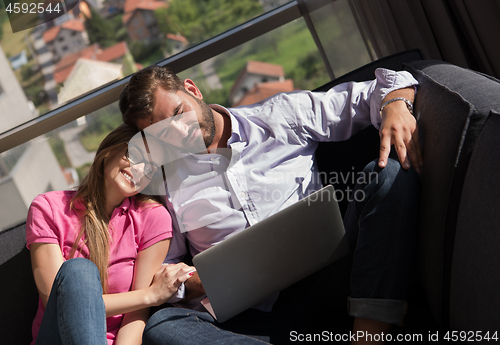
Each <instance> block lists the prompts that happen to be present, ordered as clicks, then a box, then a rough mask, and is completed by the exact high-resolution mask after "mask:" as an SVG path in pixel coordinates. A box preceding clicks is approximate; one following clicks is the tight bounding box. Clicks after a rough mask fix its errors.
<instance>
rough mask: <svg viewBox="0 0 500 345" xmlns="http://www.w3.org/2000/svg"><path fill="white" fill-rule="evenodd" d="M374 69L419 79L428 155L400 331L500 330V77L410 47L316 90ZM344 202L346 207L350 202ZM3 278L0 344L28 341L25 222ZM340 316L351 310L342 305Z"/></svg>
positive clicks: (321, 161)
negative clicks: (406, 308)
mask: <svg viewBox="0 0 500 345" xmlns="http://www.w3.org/2000/svg"><path fill="white" fill-rule="evenodd" d="M377 67H387V68H391V69H396V70H401V69H406V70H408V71H410V72H411V73H412V74H413V75H414V76H415V77H416V79H417V80H418V81H419V83H420V86H419V90H418V93H417V98H416V100H415V116H416V117H417V119H418V123H419V131H420V136H421V138H420V142H421V145H422V152H423V155H424V160H425V163H424V169H423V172H422V176H421V177H422V192H421V200H420V201H421V203H420V204H421V208H420V217H419V222H420V223H419V242H418V256H417V263H416V270H415V277H414V281H413V283H412V293H411V296H410V306H409V311H408V317H407V321H406V325H405V327H402V328H401V329H396V330H395V332H402V333H421V334H424V340H425V339H426V337H427V331H435V330H442V331H443V332H440V335H441V336H444V334H445V332H446V330H457V331H482V332H483V334H484V333H485V332H487V331H489V332H490V333H492V332H494V331H499V330H500V316H499V314H498V310H500V294H499V293H498V290H499V288H500V273H499V270H498V267H499V264H500V255H498V254H497V251H498V248H500V214H497V213H496V212H497V210H498V209H499V208H498V206H499V203H500V201H499V200H500V180H499V179H497V178H496V175H497V174H496V171H497V169H499V168H500V134H499V133H500V82H499V81H498V80H496V79H494V78H491V77H489V76H486V75H482V74H479V73H476V72H473V71H470V70H466V69H463V68H460V67H457V66H454V65H450V64H447V63H444V62H441V61H428V60H422V55H421V53H420V52H419V51H408V52H404V53H400V54H397V55H394V56H391V57H387V58H384V59H381V60H378V61H376V62H374V63H371V64H369V65H367V66H364V67H363V68H361V69H359V70H356V71H353V72H351V73H349V74H347V75H345V76H343V77H340V78H338V79H336V80H334V81H332V82H330V83H328V84H326V85H324V86H323V87H321V88H319V89H318V90H325V89H328V88H330V87H332V86H333V85H335V84H337V83H340V82H344V81H348V80H356V81H361V80H368V79H372V78H373V71H374V70H375V68H377ZM378 143H379V138H378V132H377V131H376V130H375V129H374V128H367V129H365V130H363V131H362V132H360V133H358V134H357V135H355V136H354V137H353V138H351V139H350V140H348V141H346V142H340V143H321V144H320V146H319V148H318V150H317V153H316V154H317V162H318V166H319V168H320V170H322V171H324V172H327V173H328V172H331V171H336V172H341V171H344V172H352V171H353V170H352V169H353V167H354V171H360V170H361V169H362V168H363V167H364V165H365V164H366V163H367V162H369V161H371V160H372V159H374V158H376V157H377V156H378ZM332 155H334V157H335V159H330V157H332ZM335 187H336V188H338V189H345V188H348V187H350V188H352V187H353V186H349V185H335ZM340 206H341V210H342V211H344V210H345V207H346V204H345V203H341V205H340ZM0 277H1V284H0V296H2V298H1V299H0V327H1V330H0V337H1V338H0V343H1V344H3V345H10V344H29V343H30V341H31V321H32V320H33V317H34V315H35V312H36V307H37V301H38V295H37V291H36V287H35V284H34V280H33V278H32V274H31V266H30V259H29V251H28V250H27V249H26V248H25V224H20V225H19V226H16V227H13V228H11V229H7V230H4V231H2V232H1V233H0ZM339 291H340V290H339ZM341 293H343V292H341ZM338 297H339V299H342V300H343V298H344V296H338ZM344 301H345V300H344ZM338 314H339V315H346V313H345V309H343V310H341V311H339V313H338ZM340 317H342V316H340ZM344 318H346V319H347V317H346V316H344ZM329 330H330V331H334V329H331V327H330V329H329Z"/></svg>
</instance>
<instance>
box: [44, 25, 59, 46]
mask: <svg viewBox="0 0 500 345" xmlns="http://www.w3.org/2000/svg"><path fill="white" fill-rule="evenodd" d="M59 30H61V27H59V26H54V27H53V28H50V29H49V30H47V31H45V32H44V33H43V40H44V41H45V43H49V42H51V41H53V40H54V39H55V38H56V37H57V34H58V33H59Z"/></svg>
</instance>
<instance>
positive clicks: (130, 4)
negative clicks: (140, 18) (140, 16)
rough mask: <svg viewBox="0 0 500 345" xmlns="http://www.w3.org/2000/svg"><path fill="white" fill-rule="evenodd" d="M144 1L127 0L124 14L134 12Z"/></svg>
mask: <svg viewBox="0 0 500 345" xmlns="http://www.w3.org/2000/svg"><path fill="white" fill-rule="evenodd" d="M141 1H142V0H126V1H125V6H124V7H123V12H125V13H127V12H132V11H133V10H135V8H136V7H137V4H138V3H139V2H141Z"/></svg>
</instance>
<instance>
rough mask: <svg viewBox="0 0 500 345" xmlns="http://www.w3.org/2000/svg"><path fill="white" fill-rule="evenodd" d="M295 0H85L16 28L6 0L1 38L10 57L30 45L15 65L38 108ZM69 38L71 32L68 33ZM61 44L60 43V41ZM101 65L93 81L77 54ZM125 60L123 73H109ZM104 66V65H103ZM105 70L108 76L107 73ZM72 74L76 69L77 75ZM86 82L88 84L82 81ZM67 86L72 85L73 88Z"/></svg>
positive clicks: (54, 104) (0, 7)
mask: <svg viewBox="0 0 500 345" xmlns="http://www.w3.org/2000/svg"><path fill="white" fill-rule="evenodd" d="M286 2H288V0H273V1H270V0H238V1H232V0H170V1H166V0H152V1H147V2H144V3H145V4H140V6H139V2H138V1H135V0H124V1H114V0H110V1H104V2H103V1H101V2H99V1H98V2H96V3H95V5H97V7H93V6H89V3H88V2H83V1H81V2H79V3H78V4H77V5H76V6H75V7H74V8H73V9H72V10H71V11H70V12H69V15H63V16H59V17H58V18H55V19H54V20H50V21H47V22H46V23H45V24H42V25H39V26H36V27H34V28H29V29H26V30H23V31H19V32H15V33H13V32H12V28H11V26H10V23H9V20H8V17H7V15H6V11H5V8H4V4H3V1H0V44H1V46H2V48H3V50H4V53H5V54H6V56H7V57H8V58H10V57H13V56H16V55H17V54H20V53H21V52H22V51H26V53H27V60H28V61H27V62H26V63H25V64H23V65H22V67H20V68H19V69H20V70H19V72H16V77H17V79H18V81H19V83H20V84H21V85H22V88H23V89H24V90H25V93H26V96H27V97H28V98H29V99H30V100H31V101H32V102H33V104H34V105H35V107H36V108H37V111H38V113H39V114H44V113H46V112H47V111H49V110H51V109H55V108H57V107H58V106H59V105H61V104H63V103H64V102H66V101H68V99H67V98H66V97H62V99H61V97H59V94H60V91H61V89H63V88H64V89H73V91H72V92H70V93H71V94H76V95H77V96H78V94H82V93H85V92H88V91H90V90H93V89H95V88H97V87H99V86H101V85H103V84H106V83H108V82H110V81H113V80H116V79H120V78H123V77H125V76H127V75H129V74H131V73H134V72H136V71H137V70H138V69H140V68H142V67H146V66H149V65H151V64H153V63H156V62H158V61H161V60H163V59H165V58H166V57H168V56H170V55H172V54H176V53H179V52H180V51H182V50H184V49H186V48H188V47H190V46H192V45H195V44H197V43H200V42H202V41H204V40H206V39H209V38H211V37H213V36H215V35H217V34H220V33H222V32H224V31H226V30H228V29H231V28H232V27H234V26H236V25H239V24H241V23H244V22H246V21H248V20H249V19H252V18H254V17H256V16H258V15H260V14H262V13H264V12H265V11H270V10H272V9H273V8H276V7H278V6H280V5H282V4H284V3H286ZM77 35H80V36H81V37H82V38H83V41H80V40H79V41H78V42H76V43H75V39H74V38H72V41H73V45H72V47H71V48H70V47H69V46H63V47H61V46H57V44H59V43H61V42H63V41H65V38H66V36H68V37H75V36H77ZM66 41H67V40H66ZM54 45H56V46H54ZM80 59H87V60H94V63H87V65H89V68H90V69H93V68H92V67H91V66H97V65H101V66H100V67H99V69H100V72H99V73H96V74H100V75H101V77H100V78H98V77H96V78H93V80H92V81H88V79H86V78H85V77H84V75H85V72H82V71H80V72H78V71H76V73H74V74H75V75H73V76H71V72H72V70H73V69H74V67H75V66H76V65H77V62H78V60H80ZM101 61H103V62H107V63H108V65H107V67H108V68H109V69H110V70H115V69H116V68H118V67H121V69H122V72H121V73H119V74H116V73H114V72H113V71H112V72H111V73H108V69H106V67H104V66H103V64H98V63H96V62H101ZM96 68H97V67H96ZM104 75H106V77H104ZM70 76H71V77H70ZM83 84H85V85H84V86H83V87H81V86H82V85H83ZM67 93H68V92H66V94H67Z"/></svg>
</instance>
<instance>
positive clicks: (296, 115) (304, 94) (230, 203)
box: [120, 66, 422, 341]
mask: <svg viewBox="0 0 500 345" xmlns="http://www.w3.org/2000/svg"><path fill="white" fill-rule="evenodd" d="M416 85H417V81H416V80H415V79H414V78H413V77H412V76H411V75H410V74H409V73H407V72H393V71H389V70H384V69H379V70H377V71H376V80H374V81H370V82H364V83H346V84H341V85H338V86H336V87H334V88H333V89H331V90H329V91H328V92H326V93H313V92H308V91H300V92H293V93H290V94H279V95H276V96H273V97H271V98H269V99H267V100H264V101H262V102H260V103H257V104H255V105H251V106H244V107H239V108H235V109H226V108H223V107H221V106H218V105H210V106H208V105H206V104H205V103H204V102H203V101H202V99H203V96H202V94H201V92H200V90H199V89H198V88H197V86H196V85H195V83H194V82H193V81H192V80H190V79H186V80H183V81H181V80H180V79H179V78H178V77H177V76H175V75H174V74H172V73H171V72H170V71H169V70H168V69H167V68H164V67H159V66H152V67H149V68H146V69H144V70H142V71H140V72H138V73H136V74H135V75H134V76H133V77H132V78H131V80H130V82H129V84H128V85H127V87H126V88H125V89H124V91H123V92H122V94H121V96H120V110H121V111H122V114H123V119H124V122H126V123H129V124H131V125H135V126H137V127H138V129H141V130H144V129H145V131H146V132H147V131H148V130H149V131H150V134H152V135H155V136H157V137H159V138H161V140H163V141H164V142H166V143H168V144H169V145H170V146H171V147H174V148H175V149H176V150H177V151H178V152H179V157H181V159H177V160H175V162H174V163H175V169H174V170H175V171H174V173H173V174H172V176H171V178H170V179H167V186H168V189H169V190H168V195H167V206H168V207H169V209H170V210H171V211H172V212H173V213H174V214H175V217H173V218H175V220H177V224H176V228H177V232H176V236H175V237H174V241H173V242H172V245H171V248H170V250H169V254H168V256H167V259H168V260H174V261H175V260H176V259H177V260H178V259H179V258H182V256H183V255H184V254H186V252H187V250H188V249H187V248H186V245H185V241H186V240H187V242H188V243H189V250H190V252H191V254H192V255H196V254H197V253H199V252H201V251H203V250H205V249H207V248H209V247H210V246H212V245H214V244H216V243H217V242H220V241H222V240H224V239H225V238H226V237H227V236H230V235H231V234H234V233H236V232H238V231H242V230H244V229H245V228H246V227H248V226H250V225H253V224H255V223H256V222H258V221H260V220H262V219H264V218H266V217H268V216H270V215H272V214H274V213H276V212H278V211H279V210H281V209H283V208H285V207H287V206H289V205H290V204H292V203H294V202H296V201H298V200H299V199H301V198H302V197H304V196H307V195H309V194H310V193H312V192H314V191H316V190H318V189H319V188H321V182H320V181H319V179H318V178H317V168H316V165H315V164H314V152H315V150H316V147H317V144H318V142H319V141H340V140H345V139H348V138H349V137H350V136H351V135H353V134H354V133H356V132H358V131H359V130H361V129H363V128H365V127H367V126H369V125H370V124H372V125H374V126H376V127H379V128H380V135H381V145H380V158H379V160H378V162H376V163H375V162H374V163H372V164H371V165H369V166H368V167H367V168H366V169H365V172H370V171H371V172H377V173H378V174H379V177H380V178H379V179H377V181H370V182H368V181H367V182H366V183H364V184H361V185H360V186H358V187H357V188H358V189H362V190H363V192H364V193H365V195H366V198H363V200H360V201H359V202H356V203H352V204H351V205H350V207H349V210H348V212H347V215H346V219H345V221H344V223H345V226H346V233H347V235H348V237H349V239H350V242H351V245H352V248H353V249H354V258H355V259H354V262H353V269H352V276H351V286H352V288H351V297H350V299H349V305H350V307H349V314H350V315H352V316H354V317H355V320H354V330H367V331H370V332H372V333H379V334H380V333H382V332H387V331H388V330H389V327H390V324H394V323H399V322H400V321H401V320H402V317H403V316H404V311H405V308H406V305H405V303H404V296H405V293H406V287H407V283H408V276H409V273H410V270H411V266H412V259H413V253H414V246H415V244H414V243H415V232H416V225H415V224H416V212H417V210H416V208H417V202H416V200H417V196H418V176H417V174H416V173H415V171H416V172H420V167H421V165H422V156H421V153H420V145H419V142H418V130H417V126H416V120H415V118H414V117H413V115H412V113H411V110H412V102H413V99H414V95H415V87H416ZM392 145H394V146H395V148H396V152H397V154H398V158H399V161H400V163H401V165H400V164H399V163H398V162H397V161H395V160H391V159H389V152H390V149H391V146H392ZM186 152H189V153H188V154H186ZM332 159H335V157H332ZM401 167H402V168H403V169H401ZM410 167H413V168H412V169H410ZM399 209H402V210H401V211H400V210H399ZM370 230H371V231H370ZM387 253H390V255H389V257H386V254H387ZM331 283H332V281H329V282H328V284H331ZM319 284H320V285H324V283H323V281H322V280H320V283H319ZM185 288H186V295H185V300H191V301H196V302H195V304H198V305H199V303H198V301H199V298H200V297H203V295H204V290H203V286H202V285H201V282H200V280H199V277H198V276H197V274H195V275H193V277H192V278H190V279H189V280H188V281H187V282H186V284H185ZM313 289H316V288H313ZM299 291H300V290H299ZM284 295H286V294H284ZM276 298H278V301H277V302H276ZM281 298H282V296H281V295H280V296H279V297H276V296H275V299H274V300H269V301H265V302H267V305H260V306H257V307H258V308H260V309H261V310H267V311H270V310H272V312H271V313H270V314H273V313H274V312H275V310H274V307H273V305H275V302H276V305H283V304H285V305H286V304H287V303H286V302H282V301H281ZM304 303H307V302H304ZM264 304H265V303H264ZM165 313H168V311H166V312H165ZM167 318H168V319H169V320H172V319H176V320H177V319H179V316H178V315H175V316H173V315H169V316H168V317H167ZM157 319H158V318H155V316H153V318H152V321H151V322H153V323H155V325H154V327H149V328H148V330H152V329H156V330H158V329H161V328H162V327H169V326H167V324H169V325H172V324H173V323H172V322H161V321H157ZM245 322H247V323H248V321H245ZM158 325H161V327H159V326H158ZM151 333H154V331H153V332H151ZM160 333H161V332H160ZM166 333H168V332H165V333H164V334H162V336H165V334H166ZM151 338H154V336H152V337H151ZM153 341H154V340H153ZM240 341H241V340H240Z"/></svg>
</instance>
